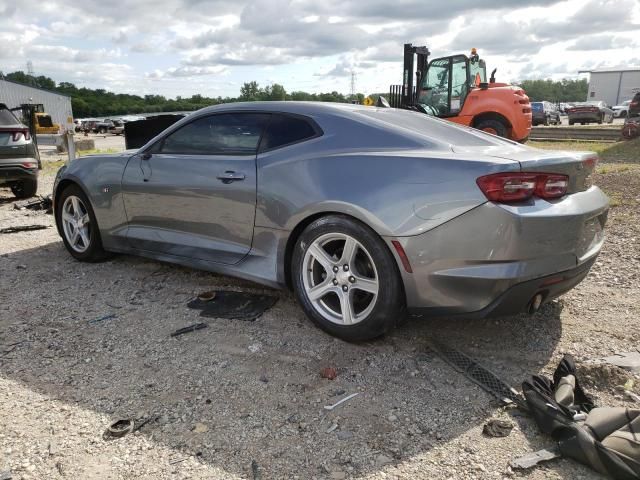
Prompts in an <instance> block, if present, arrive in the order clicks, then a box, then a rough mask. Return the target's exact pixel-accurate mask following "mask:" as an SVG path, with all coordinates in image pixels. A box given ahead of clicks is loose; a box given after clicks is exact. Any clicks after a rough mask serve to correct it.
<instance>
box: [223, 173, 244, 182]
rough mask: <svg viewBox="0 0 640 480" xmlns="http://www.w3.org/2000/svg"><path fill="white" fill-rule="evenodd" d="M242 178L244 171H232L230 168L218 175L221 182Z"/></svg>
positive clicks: (237, 180)
mask: <svg viewBox="0 0 640 480" xmlns="http://www.w3.org/2000/svg"><path fill="white" fill-rule="evenodd" d="M244 179H245V175H244V173H239V172H233V171H231V170H227V171H226V172H224V173H221V174H219V175H218V180H221V181H222V183H231V182H239V181H242V180H244Z"/></svg>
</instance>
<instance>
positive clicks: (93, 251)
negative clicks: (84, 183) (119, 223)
mask: <svg viewBox="0 0 640 480" xmlns="http://www.w3.org/2000/svg"><path fill="white" fill-rule="evenodd" d="M72 195H73V196H76V197H78V198H79V199H80V200H82V203H83V204H84V206H85V207H86V209H87V213H88V214H89V222H90V223H89V225H90V229H89V247H88V248H87V249H86V250H85V251H84V252H78V251H76V250H74V249H73V248H72V247H71V244H70V243H69V240H68V239H67V236H66V235H65V232H64V228H63V226H62V207H63V205H64V203H65V200H67V198H69V197H70V196H72ZM55 216H56V224H57V225H58V230H59V231H60V233H61V236H62V241H63V242H64V246H65V247H66V249H67V251H68V252H69V253H70V254H71V256H72V257H73V258H75V259H76V260H80V261H81V262H90V263H95V262H102V261H104V260H107V259H108V258H110V257H111V256H112V254H110V253H109V252H106V251H105V250H104V248H102V239H101V238H100V229H99V228H98V222H97V220H96V216H95V214H94V213H93V207H92V206H91V202H90V201H89V199H88V198H87V196H86V195H85V194H84V192H83V191H82V189H81V188H80V187H78V186H77V185H69V186H68V187H67V188H65V189H64V190H63V191H62V193H61V194H60V197H59V198H58V200H57V201H56V211H55Z"/></svg>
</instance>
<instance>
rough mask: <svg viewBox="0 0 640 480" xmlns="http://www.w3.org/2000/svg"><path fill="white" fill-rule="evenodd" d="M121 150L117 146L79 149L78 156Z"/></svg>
mask: <svg viewBox="0 0 640 480" xmlns="http://www.w3.org/2000/svg"><path fill="white" fill-rule="evenodd" d="M119 151H120V150H117V149H115V148H102V149H101V148H94V149H91V150H79V151H78V156H79V157H84V156H85V155H98V154H101V153H118V152H119Z"/></svg>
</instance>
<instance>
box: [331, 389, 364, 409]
mask: <svg viewBox="0 0 640 480" xmlns="http://www.w3.org/2000/svg"><path fill="white" fill-rule="evenodd" d="M356 395H360V392H356V393H352V394H351V395H347V396H346V397H344V398H343V399H342V400H338V401H337V402H336V403H334V404H333V405H325V406H324V409H325V410H329V411H331V410H333V409H334V408H336V407H337V406H338V405H342V404H343V403H344V402H346V401H347V400H351V399H352V398H353V397H355V396H356Z"/></svg>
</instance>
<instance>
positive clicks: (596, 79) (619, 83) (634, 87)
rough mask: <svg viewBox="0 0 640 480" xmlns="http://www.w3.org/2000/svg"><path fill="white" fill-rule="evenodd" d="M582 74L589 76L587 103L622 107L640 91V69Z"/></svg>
mask: <svg viewBox="0 0 640 480" xmlns="http://www.w3.org/2000/svg"><path fill="white" fill-rule="evenodd" d="M580 73H588V74H589V93H587V101H591V100H602V101H604V102H607V104H609V105H620V104H621V103H622V102H624V101H625V100H631V99H632V98H633V95H634V94H635V92H637V91H638V90H640V67H636V68H622V69H621V68H599V69H596V70H586V71H584V72H580Z"/></svg>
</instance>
